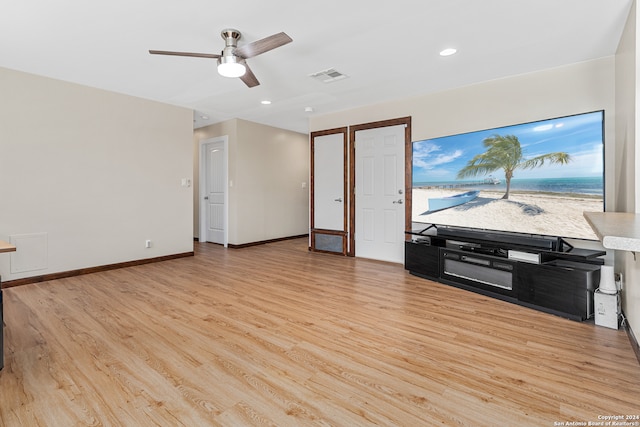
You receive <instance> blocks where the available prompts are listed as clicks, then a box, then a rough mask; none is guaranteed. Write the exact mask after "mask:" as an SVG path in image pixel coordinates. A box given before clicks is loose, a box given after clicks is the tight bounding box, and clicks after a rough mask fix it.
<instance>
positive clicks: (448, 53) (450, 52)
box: [440, 47, 458, 56]
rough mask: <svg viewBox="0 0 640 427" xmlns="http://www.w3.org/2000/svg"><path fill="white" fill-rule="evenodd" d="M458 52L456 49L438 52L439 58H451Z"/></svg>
mask: <svg viewBox="0 0 640 427" xmlns="http://www.w3.org/2000/svg"><path fill="white" fill-rule="evenodd" d="M457 51H458V49H454V48H452V47H450V48H447V49H444V50H442V51H440V56H451V55H453V54H454V53H456V52H457Z"/></svg>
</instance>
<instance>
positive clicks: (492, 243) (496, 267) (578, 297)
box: [405, 228, 606, 321]
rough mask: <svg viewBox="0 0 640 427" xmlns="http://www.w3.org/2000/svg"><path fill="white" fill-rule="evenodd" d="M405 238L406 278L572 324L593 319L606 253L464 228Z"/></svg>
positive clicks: (556, 241)
mask: <svg viewBox="0 0 640 427" xmlns="http://www.w3.org/2000/svg"><path fill="white" fill-rule="evenodd" d="M407 234H408V235H409V236H410V240H407V241H406V242H405V269H407V270H409V272H410V273H411V274H414V275H416V276H420V277H424V278H427V279H431V280H435V281H438V282H441V283H445V284H448V285H453V286H456V287H459V288H462V289H466V290H470V291H473V292H478V293H481V294H484V295H488V296H492V297H495V298H499V299H502V300H505V301H509V302H512V303H516V304H520V305H524V306H527V307H530V308H534V309H538V310H541V311H545V312H548V313H552V314H556V315H558V316H562V317H566V318H570V319H573V320H579V321H582V320H586V319H589V318H590V317H591V316H592V315H593V292H594V291H595V290H596V288H597V287H598V284H599V282H600V266H601V265H602V264H604V260H603V259H602V258H601V257H602V256H603V255H605V254H606V252H605V251H599V250H590V249H580V248H573V247H571V246H570V245H567V244H566V243H564V241H562V239H556V238H548V237H539V236H523V235H516V234H510V233H499V232H494V233H485V232H482V231H479V232H475V231H474V230H467V229H461V230H456V229H444V230H443V229H435V228H432V229H428V230H422V231H409V232H407Z"/></svg>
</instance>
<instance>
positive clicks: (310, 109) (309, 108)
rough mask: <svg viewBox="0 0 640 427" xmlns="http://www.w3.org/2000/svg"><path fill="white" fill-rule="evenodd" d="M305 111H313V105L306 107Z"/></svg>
mask: <svg viewBox="0 0 640 427" xmlns="http://www.w3.org/2000/svg"><path fill="white" fill-rule="evenodd" d="M304 111H305V112H307V113H313V107H304Z"/></svg>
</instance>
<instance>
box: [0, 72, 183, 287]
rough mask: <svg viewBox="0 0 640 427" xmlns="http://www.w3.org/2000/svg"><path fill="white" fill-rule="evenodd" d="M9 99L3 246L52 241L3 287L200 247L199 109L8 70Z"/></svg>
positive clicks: (3, 126)
mask: <svg viewBox="0 0 640 427" xmlns="http://www.w3.org/2000/svg"><path fill="white" fill-rule="evenodd" d="M0 93H1V94H2V97H1V98H0V153H1V154H0V204H1V205H0V212H1V213H0V239H3V240H7V239H9V238H10V236H11V235H34V234H35V235H39V234H41V233H46V235H47V240H46V241H47V244H46V247H45V248H44V250H45V251H46V257H45V262H46V268H40V267H41V266H42V263H41V262H40V261H41V260H40V259H38V260H37V261H38V262H35V263H33V265H35V266H36V267H38V269H37V270H33V271H27V272H22V273H16V274H12V273H11V265H12V263H13V265H14V267H15V266H16V265H18V264H20V263H22V264H28V265H30V264H31V260H30V259H29V257H34V256H36V257H39V254H38V253H37V252H38V250H39V249H41V248H39V247H38V248H35V252H34V251H32V250H30V249H33V248H29V250H28V249H27V248H23V249H24V250H23V251H21V250H20V247H18V252H16V253H15V254H12V255H11V256H9V255H8V254H4V255H2V256H0V274H1V275H2V279H3V281H7V280H12V279H18V278H22V277H31V276H38V275H43V274H48V273H54V272H60V271H68V270H75V269H80V268H86V267H93V266H99V265H106V264H112V263H118V262H125V261H131V260H138V259H144V258H153V257H157V256H163V255H170V254H176V253H184V252H189V251H192V250H193V236H192V231H191V230H192V228H193V226H192V212H191V209H192V203H191V199H192V195H191V191H192V189H191V188H186V187H182V186H181V179H182V178H189V179H191V178H192V172H193V171H192V164H191V159H192V142H191V141H192V134H193V130H192V128H193V122H192V120H193V116H192V112H191V110H187V109H184V108H178V107H173V106H169V105H165V104H160V103H157V102H152V101H146V100H142V99H139V98H134V97H130V96H125V95H119V94H115V93H111V92H106V91H102V90H98V89H94V88H89V87H85V86H80V85H77V84H71V83H66V82H62V81H58V80H53V79H49V78H44V77H38V76H34V75H31V74H26V73H22V72H18V71H13V70H8V69H3V68H0ZM147 239H150V240H152V247H151V248H150V249H146V248H145V244H144V243H145V240H147ZM38 244H39V243H38ZM12 257H20V258H19V259H16V258H13V261H12V260H11V258H12ZM25 257H26V258H27V259H25ZM18 260H19V261H20V263H18V262H17V261H18ZM14 261H15V262H14Z"/></svg>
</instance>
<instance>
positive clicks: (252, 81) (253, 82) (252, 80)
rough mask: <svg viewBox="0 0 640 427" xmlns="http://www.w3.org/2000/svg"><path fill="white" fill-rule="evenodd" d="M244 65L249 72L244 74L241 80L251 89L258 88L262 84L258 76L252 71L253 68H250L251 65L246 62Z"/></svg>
mask: <svg viewBox="0 0 640 427" xmlns="http://www.w3.org/2000/svg"><path fill="white" fill-rule="evenodd" d="M243 63H244V66H245V67H246V69H247V70H246V71H245V72H244V75H242V76H240V80H242V81H243V82H244V84H246V85H247V86H249V87H254V86H258V85H259V84H260V82H259V81H258V79H257V78H256V75H255V74H253V71H251V68H249V65H248V64H247V63H246V62H243Z"/></svg>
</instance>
